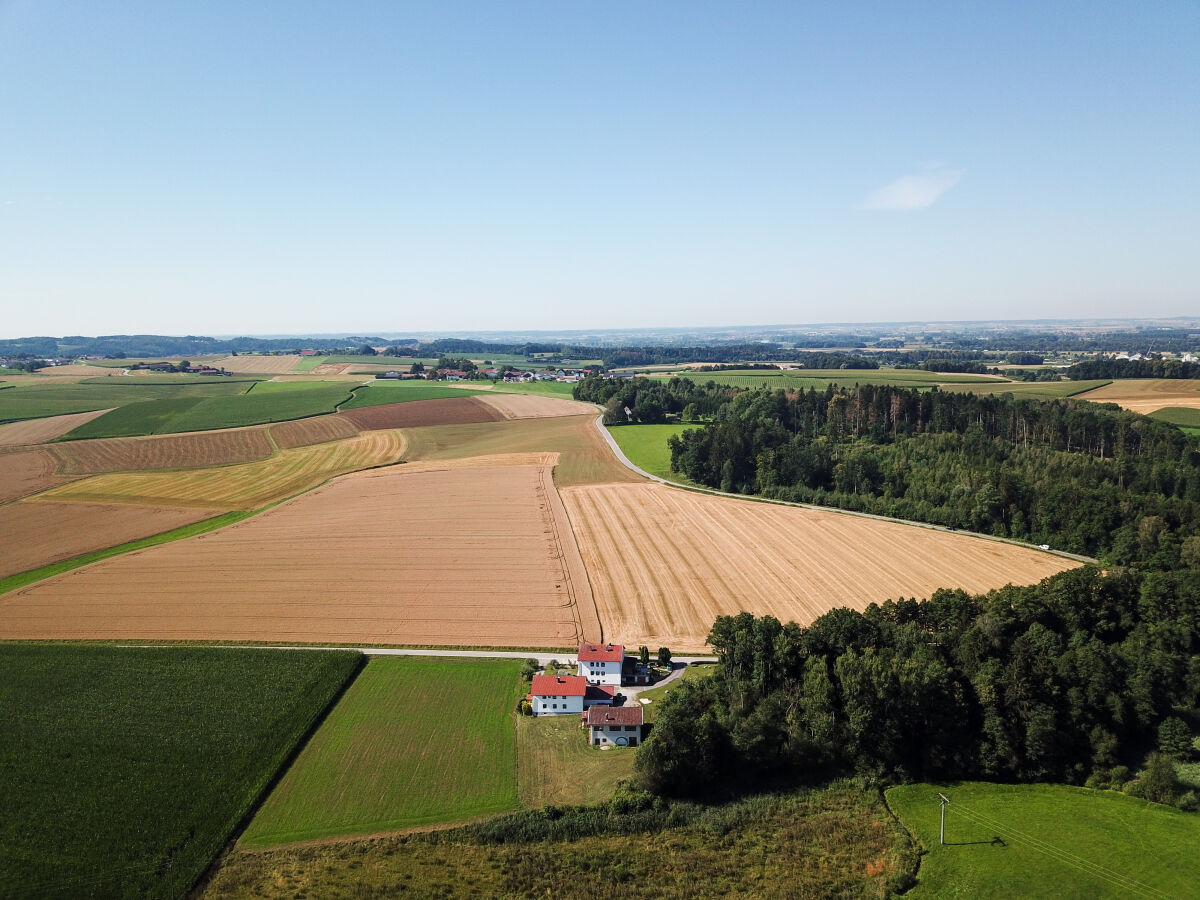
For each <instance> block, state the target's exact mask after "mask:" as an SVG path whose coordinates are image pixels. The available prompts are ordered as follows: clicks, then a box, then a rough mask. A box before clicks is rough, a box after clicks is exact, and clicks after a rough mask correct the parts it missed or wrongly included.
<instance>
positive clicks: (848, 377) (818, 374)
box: [651, 369, 1008, 391]
mask: <svg viewBox="0 0 1200 900" xmlns="http://www.w3.org/2000/svg"><path fill="white" fill-rule="evenodd" d="M651 377H653V378H655V379H657V380H664V381H665V380H669V379H671V378H688V379H691V380H692V381H695V382H697V383H699V384H707V383H708V382H709V381H715V382H716V383H717V384H725V385H729V386H730V387H736V388H769V389H770V390H788V391H807V390H818V391H823V390H825V388H826V387H828V386H829V385H831V384H832V385H834V386H835V387H854V386H855V385H856V384H863V385H867V384H894V385H899V386H900V387H911V388H928V387H933V386H934V385H939V386H940V385H943V384H971V385H988V384H996V383H1000V384H1007V383H1008V382H1006V381H1005V380H1004V379H1002V378H998V377H996V376H994V375H970V374H960V373H949V372H926V371H924V370H922V369H795V370H791V371H787V372H784V371H775V372H772V371H770V370H753V369H752V370H746V371H741V372H739V371H737V370H731V371H728V372H677V373H671V374H665V375H654V376H651Z"/></svg>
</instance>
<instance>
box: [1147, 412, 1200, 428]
mask: <svg viewBox="0 0 1200 900" xmlns="http://www.w3.org/2000/svg"><path fill="white" fill-rule="evenodd" d="M1150 418H1152V419H1158V420H1159V421H1160V422H1170V423H1171V424H1172V425H1178V426H1179V427H1181V428H1183V429H1184V430H1185V431H1186V430H1188V429H1196V428H1200V408H1195V407H1193V408H1188V407H1183V406H1164V407H1163V408H1162V409H1156V410H1155V411H1154V412H1152V413H1150Z"/></svg>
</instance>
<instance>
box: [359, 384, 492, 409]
mask: <svg viewBox="0 0 1200 900" xmlns="http://www.w3.org/2000/svg"><path fill="white" fill-rule="evenodd" d="M478 393H479V391H474V390H471V389H470V388H459V387H451V386H450V385H448V384H444V383H442V382H439V381H425V380H423V379H419V378H414V379H410V380H409V381H392V380H390V379H379V380H377V381H374V382H372V383H370V384H367V385H364V386H363V387H360V388H358V389H357V390H356V391H355V392H354V397H353V399H351V400H350V401H349V402H348V403H344V404H342V407H341V408H342V409H360V408H361V407H364V406H383V405H384V404H385V403H407V402H408V401H410V400H445V399H448V398H450V397H470V396H471V395H472V394H478Z"/></svg>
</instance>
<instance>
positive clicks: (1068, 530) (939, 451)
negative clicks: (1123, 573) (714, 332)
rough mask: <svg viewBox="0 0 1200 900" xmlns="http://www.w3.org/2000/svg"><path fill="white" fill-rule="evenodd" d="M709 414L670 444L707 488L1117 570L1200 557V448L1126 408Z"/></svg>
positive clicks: (821, 408)
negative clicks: (866, 515) (1025, 547)
mask: <svg viewBox="0 0 1200 900" xmlns="http://www.w3.org/2000/svg"><path fill="white" fill-rule="evenodd" d="M639 396H640V395H639ZM714 407H715V409H714ZM701 408H702V409H703V411H704V412H703V415H705V416H711V421H709V422H707V423H706V424H704V425H703V426H702V427H699V428H695V429H689V430H687V431H684V432H683V433H682V434H681V435H680V436H679V437H678V438H672V439H671V441H670V446H671V460H672V467H673V469H674V470H675V471H677V472H681V473H682V474H684V475H686V476H687V477H688V478H690V479H691V480H692V481H695V482H697V483H699V484H704V485H708V486H710V487H714V488H719V489H721V490H724V491H731V492H736V493H747V494H761V495H763V496H766V497H771V498H773V499H780V500H792V501H800V502H807V503H817V504H822V505H828V506H836V507H840V508H844V509H852V510H860V511H865V512H871V513H877V514H880V515H888V516H895V517H897V518H904V519H914V520H918V521H922V522H932V523H935V524H941V525H948V526H954V527H960V528H969V529H971V530H973V531H980V532H984V533H987V534H993V535H996V536H1000V537H1012V538H1016V539H1019V540H1025V541H1030V542H1033V543H1039V544H1040V543H1046V544H1050V545H1051V546H1053V547H1055V548H1057V549H1062V550H1069V551H1072V552H1076V553H1082V554H1086V555H1088V556H1098V557H1100V558H1102V559H1103V560H1104V561H1106V562H1109V563H1114V564H1127V563H1130V562H1134V561H1139V560H1140V561H1150V560H1153V564H1154V565H1155V566H1156V567H1158V568H1164V569H1172V568H1177V567H1179V566H1180V565H1185V564H1186V559H1190V558H1191V556H1194V555H1198V554H1200V536H1198V535H1200V453H1198V452H1197V443H1196V441H1195V439H1193V438H1189V437H1187V436H1186V435H1185V434H1184V433H1183V432H1181V431H1180V430H1179V429H1178V428H1175V427H1174V426H1172V425H1169V424H1167V423H1162V422H1157V421H1154V420H1152V419H1148V418H1146V417H1144V416H1139V415H1136V414H1134V413H1129V412H1125V411H1123V410H1120V409H1118V408H1116V407H1113V406H1100V405H1096V404H1091V403H1086V402H1082V401H1073V400H1056V401H1044V400H1028V399H1015V398H1013V397H1012V396H1011V395H1010V396H986V395H976V394H971V393H951V392H946V391H938V390H936V389H934V390H930V391H916V390H905V389H903V388H899V387H894V386H859V387H855V388H853V389H841V390H839V389H835V388H833V387H830V388H828V389H826V390H824V391H816V390H810V391H807V392H796V393H786V392H784V391H781V390H777V391H768V390H756V391H740V392H735V391H725V392H721V391H719V390H710V391H709V393H708V394H707V395H706V400H705V402H704V404H703V406H702V407H701V406H700V405H698V406H697V410H700V409H701ZM634 412H636V408H634Z"/></svg>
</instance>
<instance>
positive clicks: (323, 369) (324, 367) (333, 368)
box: [312, 363, 350, 375]
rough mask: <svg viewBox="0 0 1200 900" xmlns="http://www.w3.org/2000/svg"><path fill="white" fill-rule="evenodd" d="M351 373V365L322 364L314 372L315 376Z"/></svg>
mask: <svg viewBox="0 0 1200 900" xmlns="http://www.w3.org/2000/svg"><path fill="white" fill-rule="evenodd" d="M349 371H350V363H321V365H319V366H317V367H316V368H314V369H313V370H312V373H313V374H314V375H345V374H346V373H347V372H349Z"/></svg>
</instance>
